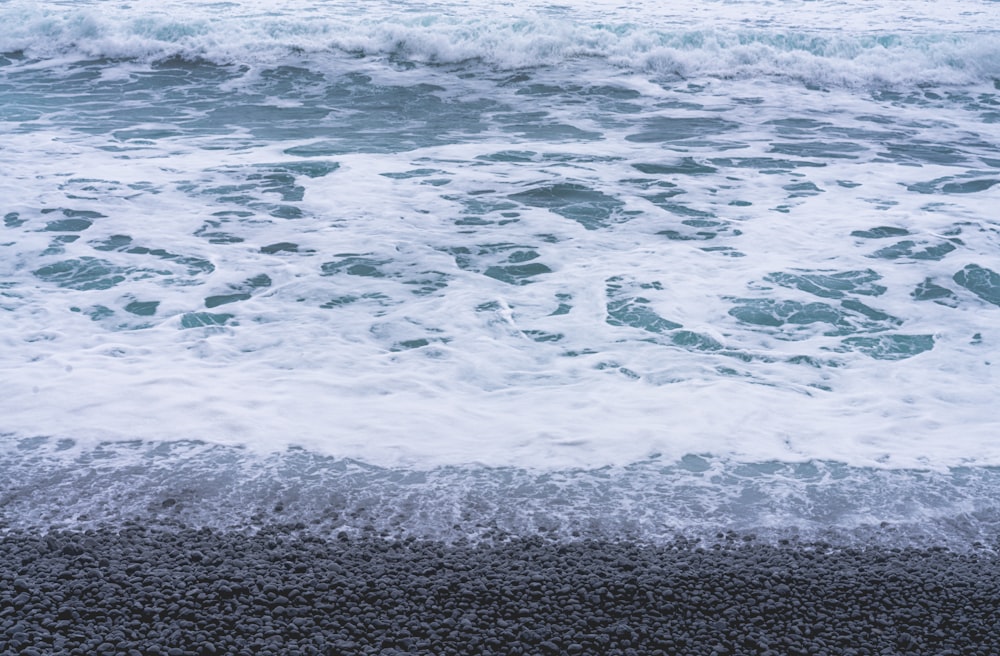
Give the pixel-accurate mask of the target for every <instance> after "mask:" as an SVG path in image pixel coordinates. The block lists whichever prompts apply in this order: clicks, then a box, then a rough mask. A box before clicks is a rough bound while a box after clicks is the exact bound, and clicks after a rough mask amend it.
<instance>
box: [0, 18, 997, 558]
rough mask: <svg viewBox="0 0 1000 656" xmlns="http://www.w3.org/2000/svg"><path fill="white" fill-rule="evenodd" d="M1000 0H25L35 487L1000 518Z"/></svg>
mask: <svg viewBox="0 0 1000 656" xmlns="http://www.w3.org/2000/svg"><path fill="white" fill-rule="evenodd" d="M996 15H997V6H996V3H993V2H971V1H969V2H958V3H949V4H948V7H947V11H946V10H945V8H943V7H942V6H938V5H932V4H931V3H918V2H902V3H893V2H881V3H863V4H862V3H856V2H821V3H820V2H810V3H797V2H795V3H780V4H776V3H768V2H752V3H741V4H739V5H732V4H728V3H721V2H719V3H713V2H708V3H691V4H685V3H680V4H677V3H672V5H671V8H663V7H659V6H645V5H642V4H633V5H630V6H629V7H618V6H614V5H611V4H605V3H596V4H595V3H587V6H586V7H576V6H573V5H568V6H556V5H545V4H541V3H509V4H505V5H503V6H502V8H501V9H499V10H497V9H492V8H487V7H486V6H485V5H484V6H478V5H477V4H475V3H473V4H472V5H467V4H464V3H463V4H462V5H449V4H446V3H405V4H404V5H400V4H399V3H395V4H388V3H386V4H378V3H376V4H372V3H365V4H364V5H363V6H362V5H357V6H350V5H343V4H342V3H337V4H336V5H332V4H330V3H317V2H313V3H306V2H300V3H285V4H283V8H282V9H281V10H280V11H279V10H275V9H274V8H272V7H269V6H266V5H263V4H258V3H256V2H249V1H245V2H233V3H215V4H212V3H194V2H185V3H174V4H168V5H163V4H162V3H155V4H154V3H147V2H136V3H131V4H129V5H124V4H118V3H108V2H87V3H52V4H50V5H46V7H45V8H38V7H37V6H36V5H35V4H34V3H22V2H4V3H0V18H2V19H3V20H4V25H5V34H4V35H2V36H0V51H2V52H3V53H5V54H4V55H3V56H2V58H0V121H2V124H0V189H2V195H0V198H3V201H2V203H3V206H2V207H0V215H2V216H3V225H2V227H0V340H2V341H0V344H2V347H0V369H2V376H0V416H2V417H3V419H2V420H0V431H3V432H4V433H5V434H6V437H5V438H4V440H5V444H6V445H7V447H6V449H5V450H6V455H5V457H4V458H5V459H4V460H3V467H4V468H6V469H7V471H8V472H11V480H12V481H14V480H19V481H21V484H20V487H18V485H17V484H11V485H10V486H9V490H8V496H7V499H8V502H7V504H6V505H5V509H6V510H5V517H6V521H7V522H8V523H9V524H19V523H21V522H23V521H28V520H27V519H26V518H27V517H28V515H29V514H30V513H31V512H32V511H31V510H30V508H32V507H38V506H37V504H40V505H41V506H45V505H46V504H47V503H48V502H47V501H46V499H47V498H49V495H51V494H52V493H53V491H54V490H58V491H59V495H60V497H62V498H76V499H77V500H76V501H74V502H73V503H71V504H68V505H67V506H65V507H63V508H62V509H58V508H55V507H53V508H55V509H53V508H50V509H49V510H48V511H45V512H39V513H36V515H37V516H46V517H50V519H51V520H52V521H54V522H66V521H76V520H75V518H77V517H79V516H84V517H89V516H97V517H103V518H105V519H109V518H110V519H113V518H115V517H120V516H124V515H125V514H127V512H126V510H125V509H126V508H138V507H142V508H147V509H148V508H149V507H151V506H150V504H152V507H155V505H156V504H157V503H161V502H163V501H165V500H166V499H167V498H172V499H175V501H176V500H177V499H178V498H180V497H179V496H178V495H181V492H178V491H177V489H175V488H177V485H176V481H175V482H173V483H171V482H169V477H168V476H166V475H165V474H163V473H162V472H164V471H176V472H177V476H178V477H179V479H180V480H187V479H191V480H196V479H198V478H199V477H205V476H206V471H207V472H215V473H214V474H212V476H214V477H216V478H218V480H219V481H220V482H219V483H218V485H217V486H216V487H212V486H209V487H210V488H212V489H203V490H202V492H201V494H203V495H208V496H207V497H205V498H224V499H227V500H228V501H226V504H230V505H228V506H226V507H228V508H230V511H229V512H230V515H229V519H225V518H221V516H217V517H216V520H214V521H218V522H221V523H223V524H225V523H227V522H230V521H234V522H236V523H239V522H241V521H247V522H249V521H250V519H249V518H248V517H247V516H246V512H243V511H237V510H235V508H236V507H243V506H241V505H240V504H237V503H236V502H235V501H233V500H234V499H235V498H237V497H238V495H239V494H245V495H248V496H244V497H239V498H249V499H253V501H252V503H247V505H246V506H245V508H249V507H251V506H258V505H259V506H261V507H268V508H273V506H272V501H273V502H274V503H277V501H275V499H277V498H279V497H280V496H281V495H280V494H279V493H278V492H275V491H274V490H276V489H284V487H282V486H285V487H288V488H289V489H291V488H294V489H296V490H298V491H297V492H296V494H298V495H299V498H300V499H312V501H309V502H308V503H299V504H298V507H299V508H300V510H301V511H302V513H304V514H303V515H302V517H301V518H307V519H309V518H311V519H317V518H319V519H322V521H324V522H327V523H328V524H329V527H328V528H331V529H332V528H334V525H335V524H336V522H337V521H341V522H342V523H343V524H344V525H352V526H353V525H355V524H357V525H358V526H361V525H362V524H364V522H370V523H374V524H379V522H381V523H382V524H384V523H385V522H389V521H390V520H389V518H390V517H392V516H397V515H399V514H400V513H402V514H403V515H405V516H406V517H407V519H399V520H398V522H397V524H400V525H403V524H405V530H406V531H410V532H416V533H421V532H425V533H433V532H435V531H444V532H448V531H450V530H451V529H449V528H448V526H449V525H452V524H454V525H458V526H460V527H462V528H461V531H469V532H472V533H475V532H476V531H477V530H479V529H476V528H475V524H476V523H480V524H486V525H489V523H490V522H494V523H496V524H497V525H498V526H499V527H500V528H502V529H503V530H516V531H522V530H523V531H529V532H530V531H539V530H543V529H542V528H541V527H542V526H545V525H547V524H546V522H549V523H553V525H554V526H555V527H556V528H553V529H552V530H556V531H565V532H566V533H567V534H572V532H573V531H580V530H585V529H586V527H587V526H589V527H590V528H591V529H593V530H594V531H598V532H601V531H603V532H609V533H615V532H621V533H622V534H630V535H632V534H634V535H638V536H640V537H649V538H653V537H659V536H664V535H667V534H671V533H672V532H674V531H678V530H694V529H696V528H698V527H701V529H704V530H705V531H706V532H710V531H714V530H717V529H718V530H726V529H728V528H738V529H741V530H743V529H749V530H753V529H754V528H755V527H763V528H770V529H775V530H779V532H780V530H789V529H791V528H795V529H796V530H807V531H811V532H813V533H818V532H822V531H823V530H826V529H837V530H843V531H848V532H850V531H854V530H856V529H858V527H861V526H875V527H877V526H878V525H879V524H880V523H882V522H887V523H889V524H892V525H893V526H897V527H902V528H900V530H901V531H902V532H903V533H907V532H915V533H916V534H919V535H918V536H917V537H913V538H912V539H918V538H919V539H930V540H943V541H945V542H970V541H974V540H976V539H985V540H988V541H990V540H995V537H996V531H995V518H994V517H995V515H996V506H995V503H994V502H992V501H991V499H992V498H995V496H996V495H995V494H994V492H995V491H998V490H997V483H996V474H995V470H994V469H992V467H995V466H996V465H998V464H1000V447H998V445H997V442H996V439H995V436H996V435H997V431H998V429H1000V411H998V410H997V406H996V404H995V401H994V398H995V389H996V386H997V382H998V381H997V375H996V373H995V371H996V362H997V359H998V355H1000V347H998V344H1000V332H998V329H997V326H1000V259H998V258H997V256H996V253H997V252H998V251H997V247H998V245H1000V222H998V219H997V215H996V209H995V208H996V207H997V200H998V194H1000V64H998V62H1000V35H998V32H997V31H996V30H995V29H994V28H992V27H991V25H992V24H993V22H991V20H990V18H991V17H995V16H996ZM121 440H138V442H127V443H126V445H125V446H122V445H117V446H116V444H118V443H119V442H120V441H121ZM192 440H194V441H195V443H196V444H199V445H201V446H199V447H198V448H196V449H195V452H196V453H197V454H198V455H197V457H195V456H192V455H191V454H190V453H189V447H188V446H185V445H188V444H189V443H190V441H192ZM129 444H131V445H133V446H128V445H129ZM26 445H29V446H26ZM59 445H65V446H64V447H63V446H59ZM213 445H215V446H213ZM223 447H226V448H223ZM288 447H297V448H301V449H304V451H293V452H287V451H285V450H286V449H287V448H288ZM160 449H164V450H165V451H163V453H160ZM145 450H148V451H149V452H150V453H156V454H158V455H157V456H156V457H155V458H154V460H153V461H149V460H148V459H143V458H146V456H143V457H139V454H141V453H145ZM36 451H37V453H36ZM108 451H110V452H112V453H114V454H115V456H114V457H113V458H111V459H110V460H109V461H108V462H109V463H114V464H109V465H108V466H107V467H104V468H97V469H94V465H93V462H96V461H95V460H94V459H95V458H98V456H99V455H100V454H102V453H106V452H108ZM276 452H277V453H285V455H283V456H276V455H272V454H274V453H276ZM42 453H44V456H43V455H39V454H42ZM29 454H36V455H29ZM210 454H215V455H210ZM223 454H226V455H223ZM695 454H697V455H695ZM135 458H138V460H137V461H136V462H138V463H141V466H140V465H134V464H126V463H132V461H133V460H134V459H135ZM213 458H215V460H213ZM234 458H235V460H232V459H234ZM303 458H307V459H314V460H315V461H316V462H317V463H320V464H316V465H310V466H315V467H319V469H320V470H322V471H323V472H326V473H324V474H323V476H321V477H320V478H319V479H317V480H319V481H321V482H319V483H308V482H303V481H302V480H300V479H299V477H298V476H299V475H298V474H295V475H293V474H292V473H291V472H293V471H299V469H298V468H300V467H302V466H303V465H302V462H301V461H302V459H303ZM692 459H694V461H699V462H704V463H706V464H705V467H706V471H710V472H714V473H713V474H711V475H709V474H700V473H697V472H694V473H692V472H690V471H689V469H688V467H687V465H686V464H685V463H689V462H692V461H693V460H692ZM32 462H33V463H35V465H34V466H29V465H27V464H26V463H32ZM212 462H214V463H215V464H214V465H210V464H209V463H212ZM234 462H239V463H240V464H239V466H238V467H237V465H235V464H233V463H234ZM133 466H136V467H139V468H138V469H128V467H133ZM213 467H215V468H217V469H213ZM338 467H346V468H348V469H350V468H351V467H359V468H360V469H361V470H363V471H366V472H378V473H369V474H366V476H368V477H369V478H364V477H362V478H363V480H362V482H361V483H358V482H357V481H356V480H354V479H350V480H349V481H348V479H345V478H343V476H346V474H344V475H343V476H342V475H341V474H338V473H335V472H338V471H339V469H338ZM161 468H165V469H161ZM206 468H207V469H206ZM247 468H249V470H248V471H252V472H256V473H254V474H253V475H252V476H250V475H247V476H249V477H248V478H246V479H244V475H243V474H238V473H237V472H244V473H245V470H247ZM275 468H277V471H276V472H275ZM71 471H80V472H91V473H90V474H87V475H86V476H83V478H81V477H79V476H68V475H67V472H71ZM345 471H346V470H345ZM13 472H17V477H16V478H14V474H13ZM53 472H62V473H60V474H58V476H56V474H54V473H53ZM158 472H160V473H158ZM263 472H271V473H270V474H267V475H265V474H264V473H263ZM91 475H92V478H87V476H91ZM411 475H412V476H417V477H418V478H420V477H424V478H425V479H426V478H427V477H430V478H429V479H427V480H433V481H434V484H430V483H421V484H420V485H419V486H418V488H416V491H414V492H413V495H414V496H413V498H414V501H413V504H412V507H411V510H410V511H405V510H401V509H400V508H402V506H400V505H399V504H398V503H397V498H398V495H399V494H400V492H399V490H398V489H397V488H395V487H393V486H394V485H396V483H395V482H392V478H393V477H394V476H403V477H404V478H405V477H406V476H411ZM53 476H56V478H53ZM548 476H556V477H557V478H559V480H562V481H565V484H564V485H563V484H561V485H559V486H556V487H551V486H548V485H547V484H543V483H542V482H540V481H547V480H548V479H546V478H545V477H548ZM94 477H96V478H94ZM136 477H138V478H136ZM261 477H263V478H261ZM66 480H71V481H75V482H74V483H73V484H72V485H69V487H67V484H66V483H65V481H66ZM88 480H89V481H91V483H86V482H85V481H88ZM258 480H267V481H269V482H268V483H267V484H266V485H265V484H264V483H260V484H259V485H258V486H257V487H255V485H257V484H255V483H252V481H258ZM94 481H98V482H96V483H95V482H94ZM248 481H251V482H248ZM386 481H390V482H392V485H390V484H389V483H387V482H386ZM523 485H527V486H528V488H529V489H531V490H533V491H532V492H528V493H525V494H521V493H520V492H517V490H520V489H522V487H521V486H523ZM247 486H250V487H249V488H247ZM269 486H270V487H269ZM275 486H277V487H275ZM310 486H312V487H310ZM357 486H360V489H362V490H368V491H369V493H370V498H372V499H374V501H372V503H373V504H374V506H373V507H374V508H376V509H377V510H372V511H371V513H372V515H371V517H369V518H368V519H365V520H363V521H362V520H357V521H355V520H353V519H352V520H350V521H348V520H347V519H344V514H343V513H342V512H341V513H339V514H337V517H339V518H340V519H339V520H336V519H334V520H329V521H327V519H323V512H326V511H324V510H323V508H326V506H325V505H324V504H326V501H321V500H322V499H325V497H324V496H323V495H324V494H325V492H324V490H327V491H328V490H329V489H332V488H335V489H338V490H339V489H341V488H343V489H355V488H356V487H357ZM265 488H266V489H265ZM182 489H183V486H182ZM196 489H201V488H197V486H196ZM469 489H476V490H483V491H481V492H476V493H475V494H472V495H471V496H470V493H469V492H468V490H469ZM32 490H34V491H32ZM70 490H76V492H75V493H73V492H70ZM115 490H117V492H115ZM129 490H131V491H132V492H128V491H129ZM237 490H243V492H239V493H237V492H236V491H237ZM99 492H100V493H99ZM130 493H134V494H135V495H136V497H135V500H134V503H133V502H130V501H128V494H130ZM32 495H34V496H32ZM63 495H69V497H66V496H63ZM109 495H110V496H109ZM220 495H221V497H220ZM234 495H235V496H234ZM275 495H277V496H275ZM161 497H162V498H161ZM26 498H28V499H31V502H30V503H27V504H26V502H24V501H23V500H24V499H26ZM98 498H100V499H103V500H102V501H101V503H102V504H104V505H102V506H100V508H98V509H96V510H95V508H92V507H91V508H89V509H88V503H97V502H96V501H95V499H98ZM18 499H19V500H18ZM858 499H864V500H865V502H864V503H861V502H859V501H858ZM88 500H89V501H88ZM442 500H445V501H446V503H447V504H451V506H449V507H452V506H453V507H456V508H461V509H462V510H460V511H456V512H458V513H459V514H460V515H461V513H463V512H464V513H467V514H468V517H469V519H468V522H467V523H466V524H463V521H464V520H463V521H456V522H452V518H450V517H449V518H448V519H447V520H443V519H440V518H430V517H428V516H427V514H426V509H429V508H433V507H436V506H440V505H441V504H442V503H443V501H442ZM345 503H348V505H350V503H352V502H345ZM130 504H131V505H130ZM552 504H555V505H557V506H560V507H565V508H567V510H566V511H565V512H563V511H559V512H555V511H551V509H550V508H549V507H550V506H552ZM866 504H870V505H866ZM223 505H225V504H223ZM334 505H336V504H334ZM295 506H296V504H288V507H289V508H292V507H295ZM170 507H173V506H172V505H171V506H168V508H170ZM305 507H308V508H311V510H309V511H308V512H307V511H306V510H305V509H304V508H305ZM415 508H422V509H425V510H423V511H420V512H418V511H417V510H414V509H415ZM526 508H530V509H532V510H527V509H526ZM161 510H163V509H161ZM161 510H157V511H156V512H161ZM47 512H48V513H49V514H48V515H47V514H46V513H47ZM129 512H131V511H129ZM144 512H145V511H144ZM170 512H179V511H170ZM185 512H193V511H190V510H189V511H185ZM241 512H242V514H241ZM289 512H292V511H289ZM295 512H298V511H295ZM407 512H409V514H407ZM421 512H423V513H424V514H421ZM310 513H312V514H310ZM476 513H480V514H479V515H477V514H476ZM532 513H541V514H540V515H538V517H555V518H556V519H544V520H543V519H539V520H535V519H531V517H534V516H535V515H533V514H532ZM209 514H210V513H209ZM198 516H199V517H201V519H199V520H198V521H206V522H209V523H210V520H209V519H207V517H208V514H204V513H202V514H201V515H198ZM376 516H377V517H379V518H381V519H378V520H376V519H375V517H376ZM187 518H188V519H189V520H192V521H193V518H194V515H190V516H188V517H187ZM301 518H300V519H301ZM928 518H929V519H928ZM237 519H238V521H237ZM32 521H33V520H32ZM83 521H87V520H86V519H85V520H83ZM449 522H451V524H449ZM320 523H322V522H320ZM323 525H324V526H326V524H323ZM581 527H583V528H581ZM921 527H923V528H921ZM586 530H590V529H586ZM699 530H700V529H699ZM906 539H911V538H906Z"/></svg>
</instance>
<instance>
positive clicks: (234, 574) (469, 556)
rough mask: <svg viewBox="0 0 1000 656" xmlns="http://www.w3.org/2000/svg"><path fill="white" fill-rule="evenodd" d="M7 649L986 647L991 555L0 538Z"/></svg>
mask: <svg viewBox="0 0 1000 656" xmlns="http://www.w3.org/2000/svg"><path fill="white" fill-rule="evenodd" d="M0 653H3V654H17V653H20V654H29V655H30V654H128V655H130V656H133V655H140V654H141V655H145V654H150V655H152V654H162V655H169V656H182V655H184V656H187V655H202V654H245V655H250V654H386V655H388V654H427V655H431V654H433V655H456V656H457V655H466V654H503V655H520V654H524V655H528V654H531V655H534V654H607V655H613V654H615V655H634V656H646V655H648V656H656V655H660V654H689V655H695V654H704V655H706V656H708V655H712V654H717V655H721V654H729V655H734V656H735V655H740V654H754V655H765V654H767V655H774V656H777V655H798V654H802V655H805V654H814V655H824V654H825V655H829V656H833V655H855V656H861V655H874V654H879V655H888V654H914V655H916V654H921V655H922V654H936V655H939V656H944V655H946V654H953V655H956V656H957V655H959V654H961V655H963V656H965V655H970V654H983V655H984V656H985V655H990V654H997V653H1000V561H998V559H997V557H996V556H995V555H993V554H992V552H991V551H989V550H986V549H970V550H969V551H968V552H966V553H957V552H954V551H948V550H945V549H943V548H919V549H918V548H891V547H886V546H872V547H869V548H859V547H856V546H853V547H849V548H847V547H843V548H839V547H836V546H834V545H830V544H823V543H818V544H803V543H795V542H784V543H774V544H763V543H760V542H758V541H757V540H755V539H753V537H752V536H749V535H737V534H729V535H725V536H722V537H721V539H719V540H718V541H717V542H716V543H715V544H711V545H709V544H707V543H704V542H699V541H693V540H692V541H685V540H678V541H675V542H673V543H671V544H666V545H644V544H639V543H634V542H609V541H586V540H584V541H575V542H573V541H570V542H566V541H556V540H544V539H541V538H529V539H521V538H511V539H501V538H498V539H495V540H492V541H487V542H481V543H479V544H471V543H462V542H458V543H452V544H444V543H440V542H432V541H420V540H414V539H408V540H392V539H386V538H384V537H380V536H378V535H370V536H367V537H366V536H353V537H349V536H348V535H346V534H341V535H333V536H328V537H320V536H317V535H315V534H310V533H309V532H307V531H304V530H302V527H301V526H294V525H293V526H272V527H267V528H265V529H263V530H260V531H258V532H256V533H254V534H247V533H240V532H223V531H213V530H210V529H205V528H203V529H193V528H184V527H182V526H147V525H144V524H141V523H138V522H126V523H124V524H123V525H121V526H119V527H117V528H115V529H111V528H104V529H90V530H85V531H52V532H49V533H44V532H40V531H22V530H12V531H8V532H7V533H5V534H4V535H3V536H2V538H0Z"/></svg>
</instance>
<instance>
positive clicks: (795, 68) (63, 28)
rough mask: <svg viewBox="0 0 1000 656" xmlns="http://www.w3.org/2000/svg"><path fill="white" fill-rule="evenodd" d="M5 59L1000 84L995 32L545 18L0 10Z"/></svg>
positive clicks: (828, 82) (854, 82) (815, 81)
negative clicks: (577, 69) (592, 70)
mask: <svg viewBox="0 0 1000 656" xmlns="http://www.w3.org/2000/svg"><path fill="white" fill-rule="evenodd" d="M0 20H2V21H3V24H4V32H3V34H0V51H2V52H5V53H8V54H14V53H17V54H18V55H20V56H23V57H26V58H28V59H30V60H57V61H62V60H64V59H65V58H67V57H68V58H71V59H74V58H81V57H83V58H112V59H114V58H121V59H134V60H139V61H146V62H149V61H159V60H163V59H169V58H184V59H204V60H209V61H212V62H216V63H222V64H245V65H263V66H267V65H269V64H275V63H279V62H280V63H287V62H288V60H289V59H290V58H291V59H303V60H306V61H308V60H309V59H311V58H315V57H317V56H324V55H335V56H349V57H371V58H393V59H397V60H399V61H401V62H411V63H426V64H441V65H448V64H457V63H462V62H469V61H478V62H482V63H484V64H486V65H489V66H493V67H497V68H501V69H516V68H522V67H532V66H545V65H555V64H559V63H564V62H566V61H569V60H574V59H580V58H597V59H604V60H606V61H607V62H608V63H610V64H612V65H614V66H617V67H621V68H623V69H626V70H634V71H638V72H643V73H647V74H649V73H651V74H654V75H665V76H680V77H685V78H689V77H716V78H754V77H783V78H791V79H799V80H802V81H804V82H807V83H813V84H818V85H827V86H870V85H877V86H883V85H919V84H944V85H947V84H968V83H976V82H983V81H986V82H988V81H990V80H994V79H996V78H998V77H1000V41H998V39H997V38H996V36H995V35H994V34H991V33H979V34H961V33H960V34H957V35H956V34H955V33H950V34H940V35H935V34H913V33H896V34H894V33H865V34H857V33H856V34H852V33H850V32H833V31H830V30H817V31H803V30H793V29H777V30H774V29H771V30H753V29H732V28H711V29H690V30H677V29H666V30H665V29H659V28H658V27H656V26H647V25H640V24H636V23H627V22H626V23H596V22H581V21H574V20H569V19H565V18H553V17H550V16H544V15H537V14H536V15H531V16H527V17H524V18H517V19H515V18H509V17H500V18H491V19H483V18H478V19H458V18H454V17H450V16H444V15H432V14H421V15H406V16H395V17H388V18H386V17H380V18H378V19H370V18H353V19H344V18H334V17H325V16H322V17H317V16H313V17H310V18H308V19H305V18H297V19H289V18H278V17H273V16H253V17H233V18H226V17H211V18H210V17H207V16H206V17H204V18H199V17H190V18H186V19H178V18H175V17H172V16H169V15H165V14H147V15H143V14H135V13H130V14H121V15H115V14H113V13H98V12H96V11H94V10H82V9H81V10H69V11H60V12H54V11H50V10H44V9H25V8H24V7H20V8H18V7H8V8H5V9H3V10H0Z"/></svg>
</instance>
